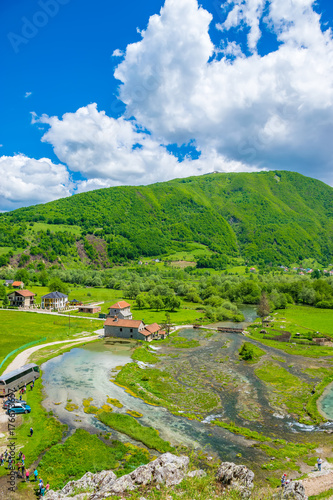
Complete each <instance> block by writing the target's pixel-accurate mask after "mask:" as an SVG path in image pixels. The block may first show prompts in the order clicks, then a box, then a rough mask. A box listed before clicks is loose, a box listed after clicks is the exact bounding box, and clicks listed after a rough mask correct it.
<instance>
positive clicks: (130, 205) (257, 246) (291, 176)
mask: <svg viewBox="0 0 333 500" xmlns="http://www.w3.org/2000/svg"><path fill="white" fill-rule="evenodd" d="M195 245H196V246H197V247H201V248H203V249H205V250H206V251H207V252H206V255H208V256H209V255H210V256H211V258H213V260H214V259H217V260H218V259H220V260H221V259H222V261H223V259H226V258H232V257H242V258H243V259H245V260H246V261H248V262H249V263H260V262H262V263H270V262H272V263H276V264H279V263H280V264H288V263H291V262H295V261H299V260H302V259H305V258H315V259H317V260H319V261H321V262H323V263H324V264H325V263H328V261H331V260H332V259H333V188H331V187H329V186H327V185H325V184H324V183H322V182H320V181H318V180H315V179H311V178H309V177H304V176H302V175H300V174H297V173H294V172H287V171H276V172H273V171H271V172H260V173H231V174H222V173H221V174H220V173H217V174H215V173H214V174H209V175H203V176H200V177H189V178H187V179H176V180H172V181H169V182H163V183H157V184H152V185H150V186H139V187H136V186H135V187H133V186H122V187H113V188H107V189H99V190H96V191H90V192H87V193H82V194H77V195H75V196H72V197H69V198H64V199H60V200H57V201H54V202H51V203H46V204H44V205H36V206H32V207H27V208H21V209H18V210H15V211H13V212H8V213H5V214H2V215H1V216H0V264H1V265H4V264H6V262H8V258H9V257H11V258H15V254H17V255H18V257H17V259H20V263H21V265H22V264H25V262H26V261H28V259H29V256H31V257H32V258H35V259H38V258H41V259H44V260H45V259H46V260H48V261H50V262H52V261H56V260H57V259H58V257H60V258H62V256H63V258H65V259H74V260H76V261H82V260H83V261H84V260H86V262H87V263H92V264H94V265H96V264H100V265H106V266H107V265H110V264H112V262H120V261H123V260H127V259H138V258H139V257H140V256H166V255H170V254H172V253H175V252H177V251H180V250H181V251H186V250H188V249H189V248H193V246H195ZM22 253H23V256H22ZM1 255H2V256H1ZM20 255H21V257H20Z"/></svg>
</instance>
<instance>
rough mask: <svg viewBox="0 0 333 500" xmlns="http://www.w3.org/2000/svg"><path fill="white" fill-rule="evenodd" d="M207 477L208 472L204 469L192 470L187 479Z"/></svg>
mask: <svg viewBox="0 0 333 500" xmlns="http://www.w3.org/2000/svg"><path fill="white" fill-rule="evenodd" d="M205 476H207V474H206V472H205V471H204V470H202V469H198V470H191V471H190V472H188V473H187V477H205Z"/></svg>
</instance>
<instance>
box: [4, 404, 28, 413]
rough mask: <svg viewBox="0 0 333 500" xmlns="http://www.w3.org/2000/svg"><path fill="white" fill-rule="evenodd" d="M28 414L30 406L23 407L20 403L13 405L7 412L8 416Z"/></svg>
mask: <svg viewBox="0 0 333 500" xmlns="http://www.w3.org/2000/svg"><path fill="white" fill-rule="evenodd" d="M30 412H31V408H30V406H29V405H24V404H22V403H15V404H14V405H13V406H11V407H10V408H8V410H7V413H8V415H13V414H17V413H30Z"/></svg>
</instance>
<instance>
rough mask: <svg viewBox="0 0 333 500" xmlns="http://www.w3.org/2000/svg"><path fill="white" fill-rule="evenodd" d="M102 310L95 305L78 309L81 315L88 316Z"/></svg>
mask: <svg viewBox="0 0 333 500" xmlns="http://www.w3.org/2000/svg"><path fill="white" fill-rule="evenodd" d="M101 310H102V308H101V306H98V305H96V304H86V305H82V306H79V307H78V311H79V312H83V313H88V314H95V313H99V312H101Z"/></svg>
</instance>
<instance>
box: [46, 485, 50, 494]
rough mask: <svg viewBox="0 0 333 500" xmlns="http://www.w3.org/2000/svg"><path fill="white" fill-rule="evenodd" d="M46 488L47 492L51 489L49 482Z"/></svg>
mask: <svg viewBox="0 0 333 500" xmlns="http://www.w3.org/2000/svg"><path fill="white" fill-rule="evenodd" d="M45 489H46V493H47V492H48V491H49V489H50V485H49V483H46V486H45Z"/></svg>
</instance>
